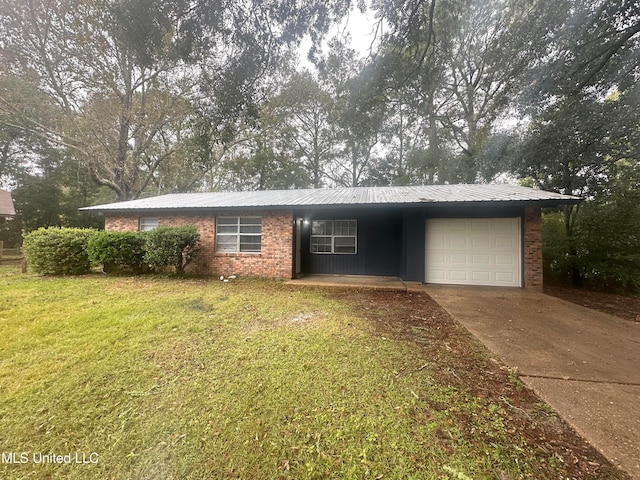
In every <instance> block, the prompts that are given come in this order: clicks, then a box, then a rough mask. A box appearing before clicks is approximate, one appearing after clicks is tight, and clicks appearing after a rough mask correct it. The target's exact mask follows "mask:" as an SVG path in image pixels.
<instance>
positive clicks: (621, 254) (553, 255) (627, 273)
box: [543, 191, 640, 292]
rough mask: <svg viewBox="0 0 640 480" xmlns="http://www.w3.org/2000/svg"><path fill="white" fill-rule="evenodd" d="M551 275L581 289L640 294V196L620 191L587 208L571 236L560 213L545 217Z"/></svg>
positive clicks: (547, 263) (546, 254)
mask: <svg viewBox="0 0 640 480" xmlns="http://www.w3.org/2000/svg"><path fill="white" fill-rule="evenodd" d="M543 219H544V220H543V238H544V248H543V257H544V264H545V268H546V270H547V273H548V274H550V275H551V276H553V277H555V279H556V280H560V281H564V282H568V281H571V282H572V283H573V284H574V285H576V286H583V285H584V286H588V287H592V288H601V289H607V290H622V291H630V292H638V291H640V195H638V192H637V191H636V192H621V193H619V194H617V195H615V196H613V197H612V198H608V199H607V200H606V201H604V200H600V201H590V202H587V203H586V204H584V205H582V206H581V207H580V209H579V211H578V213H577V215H576V216H575V219H574V221H575V224H574V225H573V228H572V229H571V230H570V234H567V229H566V226H565V216H564V215H563V214H562V213H560V212H554V213H551V214H546V215H545V216H544V217H543Z"/></svg>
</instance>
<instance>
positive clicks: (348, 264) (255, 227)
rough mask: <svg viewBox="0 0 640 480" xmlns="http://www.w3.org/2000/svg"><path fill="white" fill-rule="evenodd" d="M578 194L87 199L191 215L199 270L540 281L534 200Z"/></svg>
mask: <svg viewBox="0 0 640 480" xmlns="http://www.w3.org/2000/svg"><path fill="white" fill-rule="evenodd" d="M579 201H580V199H579V198H577V197H571V196H566V195H560V194H557V193H552V192H546V191H542V190H535V189H531V188H526V187H519V186H513V185H433V186H416V187H359V188H335V189H311V190H279V191H251V192H217V193H189V194H171V195H163V196H159V197H153V198H146V199H140V200H132V201H128V202H121V203H111V204H107V205H98V206H95V207H87V208H84V209H83V210H89V211H96V212H100V213H102V214H104V217H105V229H106V230H119V231H126V230H150V229H153V228H155V227H157V226H160V225H163V226H165V225H168V226H177V225H185V224H194V225H197V227H198V229H199V231H200V235H201V240H202V246H203V248H202V251H201V252H200V254H199V255H198V258H197V260H196V262H197V266H196V268H197V269H198V270H199V271H202V272H211V273H215V274H218V275H220V274H221V275H231V274H240V275H252V276H264V277H274V278H295V277H299V276H303V275H308V274H339V275H347V274H348V275H384V276H397V277H400V278H402V279H403V280H407V281H419V282H426V283H444V284H462V285H500V286H513V287H528V288H538V289H539V288H542V225H541V216H540V209H541V207H553V206H557V205H562V204H573V203H578V202H579Z"/></svg>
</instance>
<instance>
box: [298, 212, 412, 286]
mask: <svg viewBox="0 0 640 480" xmlns="http://www.w3.org/2000/svg"><path fill="white" fill-rule="evenodd" d="M303 215H304V216H303V217H301V218H304V219H305V220H307V221H308V222H309V223H310V222H312V221H313V220H336V219H355V220H357V222H358V250H357V252H358V253H357V254H355V255H348V254H316V253H311V244H310V241H311V225H310V224H306V225H305V226H304V227H303V232H302V255H303V256H302V271H303V273H307V274H311V273H323V274H336V275H389V276H399V275H400V274H401V270H402V269H401V257H402V242H401V239H402V215H401V213H400V212H398V211H395V210H394V211H390V210H381V211H371V210H368V211H363V210H360V211H357V210H351V209H340V210H327V211H315V212H306V213H305V214H303Z"/></svg>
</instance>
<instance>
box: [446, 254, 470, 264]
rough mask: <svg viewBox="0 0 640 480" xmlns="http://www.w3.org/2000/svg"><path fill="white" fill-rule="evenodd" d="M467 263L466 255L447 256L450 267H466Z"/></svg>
mask: <svg viewBox="0 0 640 480" xmlns="http://www.w3.org/2000/svg"><path fill="white" fill-rule="evenodd" d="M467 262H468V259H467V254H466V253H452V254H451V255H449V263H450V264H452V265H466V264H467Z"/></svg>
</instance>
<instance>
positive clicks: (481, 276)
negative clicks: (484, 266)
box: [471, 271, 491, 284]
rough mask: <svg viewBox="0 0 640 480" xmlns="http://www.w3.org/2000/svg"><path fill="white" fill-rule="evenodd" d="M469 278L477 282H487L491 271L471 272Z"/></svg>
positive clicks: (489, 280) (489, 281) (489, 279)
mask: <svg viewBox="0 0 640 480" xmlns="http://www.w3.org/2000/svg"><path fill="white" fill-rule="evenodd" d="M471 279H472V280H473V281H474V282H477V283H483V284H489V283H491V273H490V272H487V271H483V272H478V271H475V272H472V274H471Z"/></svg>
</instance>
